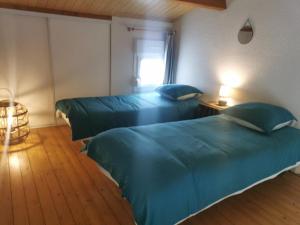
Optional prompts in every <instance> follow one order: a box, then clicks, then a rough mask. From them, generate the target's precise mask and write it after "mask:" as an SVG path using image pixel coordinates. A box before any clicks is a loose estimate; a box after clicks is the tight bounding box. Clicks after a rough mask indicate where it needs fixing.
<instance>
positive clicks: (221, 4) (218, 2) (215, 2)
mask: <svg viewBox="0 0 300 225" xmlns="http://www.w3.org/2000/svg"><path fill="white" fill-rule="evenodd" d="M179 1H181V2H188V3H194V4H197V5H199V6H201V7H206V8H212V9H218V10H224V9H226V8H227V4H226V0H179Z"/></svg>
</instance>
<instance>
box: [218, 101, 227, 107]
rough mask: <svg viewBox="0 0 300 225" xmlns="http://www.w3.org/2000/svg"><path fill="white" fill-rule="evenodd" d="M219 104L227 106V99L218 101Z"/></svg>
mask: <svg viewBox="0 0 300 225" xmlns="http://www.w3.org/2000/svg"><path fill="white" fill-rule="evenodd" d="M218 105H219V106H227V101H225V100H219V101H218Z"/></svg>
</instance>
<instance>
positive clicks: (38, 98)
mask: <svg viewBox="0 0 300 225" xmlns="http://www.w3.org/2000/svg"><path fill="white" fill-rule="evenodd" d="M50 71H51V69H50V55H49V46H48V35H47V20H46V19H45V18H40V17H30V16H21V15H10V14H0V88H9V89H10V90H11V91H12V92H13V93H14V95H15V97H16V101H19V102H20V103H22V104H24V105H25V106H26V107H27V108H28V110H29V113H30V121H31V126H43V125H50V124H53V123H54V104H53V96H54V95H53V94H54V93H53V79H52V76H51V72H50ZM3 98H7V95H5V93H4V92H1V95H0V99H3Z"/></svg>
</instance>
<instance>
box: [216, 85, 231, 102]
mask: <svg viewBox="0 0 300 225" xmlns="http://www.w3.org/2000/svg"><path fill="white" fill-rule="evenodd" d="M231 91H232V88H231V87H229V86H226V85H221V87H220V91H219V97H220V98H219V105H220V106H226V105H231V99H230V96H231ZM228 103H230V104H228Z"/></svg>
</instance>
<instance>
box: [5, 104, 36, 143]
mask: <svg viewBox="0 0 300 225" xmlns="http://www.w3.org/2000/svg"><path fill="white" fill-rule="evenodd" d="M29 131H30V129H29V120H28V110H27V109H26V107H25V106H24V105H22V104H20V103H18V102H12V101H9V100H2V101H0V142H1V143H2V144H6V143H7V144H18V143H20V142H22V141H24V140H25V139H26V138H27V137H28V135H29Z"/></svg>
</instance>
